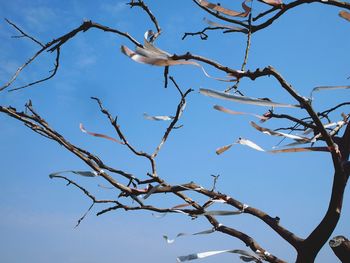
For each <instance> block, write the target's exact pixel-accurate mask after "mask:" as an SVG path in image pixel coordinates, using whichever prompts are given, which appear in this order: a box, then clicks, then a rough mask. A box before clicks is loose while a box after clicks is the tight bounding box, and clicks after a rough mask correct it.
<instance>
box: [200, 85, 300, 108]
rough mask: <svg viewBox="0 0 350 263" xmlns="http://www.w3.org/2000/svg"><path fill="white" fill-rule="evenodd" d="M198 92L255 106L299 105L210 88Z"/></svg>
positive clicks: (287, 106)
mask: <svg viewBox="0 0 350 263" xmlns="http://www.w3.org/2000/svg"><path fill="white" fill-rule="evenodd" d="M199 92H200V93H201V94H203V95H205V96H208V97H212V98H217V99H224V100H229V101H234V102H238V103H243V104H253V105H257V106H269V107H286V108H297V107H300V106H299V105H291V104H283V103H278V102H273V101H270V100H263V99H256V98H250V97H246V96H237V95H232V94H229V93H225V92H220V91H216V90H210V89H200V90H199Z"/></svg>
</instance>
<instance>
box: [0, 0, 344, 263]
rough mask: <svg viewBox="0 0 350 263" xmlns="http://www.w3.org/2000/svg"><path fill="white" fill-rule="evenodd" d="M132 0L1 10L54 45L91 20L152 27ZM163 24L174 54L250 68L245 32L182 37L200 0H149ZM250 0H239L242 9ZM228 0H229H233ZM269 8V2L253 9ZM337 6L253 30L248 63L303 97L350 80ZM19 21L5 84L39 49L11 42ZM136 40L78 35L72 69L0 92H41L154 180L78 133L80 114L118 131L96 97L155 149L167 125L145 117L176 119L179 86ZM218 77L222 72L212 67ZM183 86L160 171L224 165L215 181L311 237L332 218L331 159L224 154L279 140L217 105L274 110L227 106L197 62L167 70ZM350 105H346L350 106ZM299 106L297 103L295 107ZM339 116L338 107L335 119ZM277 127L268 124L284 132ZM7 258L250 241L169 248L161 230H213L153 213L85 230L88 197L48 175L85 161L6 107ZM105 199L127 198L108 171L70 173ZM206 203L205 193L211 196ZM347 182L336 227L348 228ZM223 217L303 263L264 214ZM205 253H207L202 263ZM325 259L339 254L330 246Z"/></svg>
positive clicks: (4, 40) (3, 223) (64, 125)
mask: <svg viewBox="0 0 350 263" xmlns="http://www.w3.org/2000/svg"><path fill="white" fill-rule="evenodd" d="M125 2H126V1H120V0H117V1H111V0H108V1H103V2H102V1H58V0H52V1H43V0H32V1H26V0H13V1H0V17H1V18H5V17H6V18H8V19H10V20H12V21H13V22H15V23H16V24H17V25H19V26H20V27H21V28H23V29H24V30H25V31H26V32H28V33H30V34H32V35H34V36H37V37H38V38H39V39H41V40H42V41H43V42H47V41H50V40H51V39H52V38H53V37H56V36H58V35H61V34H63V33H65V32H67V31H68V30H71V29H73V28H74V27H77V26H78V25H79V24H80V23H81V22H82V21H83V20H84V19H91V20H93V21H95V22H99V23H101V24H104V25H107V26H111V27H115V28H117V29H120V30H122V31H128V32H129V33H131V34H132V35H134V36H135V37H136V38H137V39H139V40H140V41H141V40H142V37H143V33H144V32H145V31H146V30H148V29H150V28H153V25H152V24H151V23H150V22H149V20H148V17H147V16H146V15H145V14H144V13H142V12H141V10H138V9H130V8H128V7H127V6H125V4H124V3H125ZM148 2H149V5H150V7H151V9H152V10H153V12H154V13H155V14H156V16H157V17H158V19H159V23H160V26H161V27H162V29H163V31H164V33H163V34H162V35H161V36H160V37H159V39H158V40H157V45H158V46H159V47H161V48H162V49H164V50H167V51H169V52H170V53H177V54H180V53H184V52H186V51H191V52H193V53H196V54H199V55H203V56H208V57H210V58H212V59H214V60H217V61H220V62H221V63H223V64H227V65H229V66H231V67H233V68H239V67H240V65H241V63H242V60H243V53H244V45H245V42H246V38H245V36H243V35H240V34H227V35H222V34H221V33H219V32H210V33H209V34H210V37H209V40H207V41H200V40H199V39H198V38H196V37H194V38H188V39H186V40H184V41H182V40H181V37H182V34H183V33H184V32H186V31H187V32H188V31H197V30H200V29H202V28H203V27H205V26H206V25H205V24H204V22H203V21H202V19H203V17H208V16H207V14H205V13H204V12H203V11H202V10H200V9H199V8H197V7H196V6H195V5H194V4H193V3H192V1H185V0H181V1H148ZM239 2H240V1H237V3H234V4H232V6H233V8H235V7H237V8H239V6H240V3H239ZM226 3H228V1H227V2H226ZM256 7H257V8H261V9H262V8H263V7H264V6H263V5H262V4H256ZM338 12H339V10H338V9H337V8H332V7H324V6H321V5H318V4H313V5H306V6H302V7H300V8H298V9H296V10H295V11H292V12H289V13H288V14H287V15H285V16H283V17H281V19H280V20H279V21H277V22H276V23H274V24H273V25H272V26H271V27H269V28H267V29H266V30H264V31H261V32H259V33H257V34H255V35H253V38H252V47H251V52H250V56H249V62H248V68H250V69H255V68H257V67H264V66H267V65H273V66H274V67H275V68H277V69H278V70H279V71H280V72H281V74H282V75H283V76H285V78H286V79H287V80H288V81H290V82H291V83H292V84H293V85H294V86H295V88H296V89H297V90H298V91H299V92H300V93H301V94H303V95H304V96H309V94H310V91H311V89H312V88H313V87H315V86H319V85H349V80H347V79H346V77H348V76H349V75H350V67H349V59H348V58H347V55H346V54H348V49H349V46H350V45H349V44H350V43H349V42H350V34H349V30H350V23H348V22H346V21H345V20H343V19H341V18H339V17H338V15H337V14H338ZM14 34H15V32H14V30H13V29H12V28H11V27H9V26H8V25H7V24H6V23H5V22H4V21H3V22H1V23H0V40H1V41H0V61H1V63H0V81H1V83H4V82H6V81H7V80H8V79H9V78H10V76H11V74H12V73H13V72H14V71H15V70H16V68H17V67H18V66H19V65H20V64H21V63H22V62H23V61H24V60H25V59H26V58H28V57H29V56H30V55H31V54H33V52H35V49H36V48H37V47H36V46H35V45H34V44H33V43H31V42H29V41H28V40H25V39H22V40H19V39H11V38H10V36H12V35H14ZM122 44H126V45H128V46H129V47H133V45H132V44H130V43H129V42H128V41H127V40H126V39H123V38H120V37H117V36H114V35H112V34H107V33H103V32H99V31H97V30H91V31H89V32H87V33H84V34H80V35H78V36H77V37H76V38H75V39H74V40H72V41H70V42H69V43H67V44H66V45H65V46H64V47H63V49H62V57H61V66H60V69H59V71H58V73H57V76H56V77H55V79H53V80H50V81H48V82H46V83H45V84H42V85H39V86H36V87H31V88H28V89H26V90H23V91H21V92H12V93H7V92H3V93H2V94H1V96H0V103H1V105H12V106H14V107H16V108H18V109H20V108H23V105H24V104H25V103H26V101H27V100H28V99H29V98H30V99H32V101H33V105H34V107H35V108H36V109H37V111H38V112H40V113H41V114H42V115H43V117H44V118H46V119H47V120H48V121H49V123H51V125H52V126H53V127H55V128H56V129H57V130H58V131H59V132H60V133H62V134H64V135H66V136H67V138H68V139H69V140H71V141H72V142H74V143H76V144H77V145H79V146H82V147H85V148H87V149H89V150H90V151H91V152H94V153H97V154H100V155H101V157H103V159H104V160H106V162H107V163H108V164H110V165H114V166H116V167H117V168H119V169H125V170H126V171H130V172H132V173H135V174H137V175H145V173H146V172H147V171H148V169H149V168H148V166H147V165H148V164H147V163H146V162H145V161H144V160H140V159H138V158H135V157H134V156H132V155H130V154H129V153H128V152H127V151H126V150H125V148H123V147H121V146H120V145H116V144H113V143H111V142H109V141H106V140H101V139H98V138H93V137H88V136H86V135H85V134H82V133H81V132H80V130H79V128H78V125H79V123H80V122H82V123H84V124H85V126H86V128H88V129H89V130H92V131H96V132H103V133H106V134H109V135H114V133H113V129H112V128H111V127H110V126H108V122H107V120H106V119H105V118H104V117H103V116H102V115H101V113H100V112H99V111H98V108H97V106H96V104H95V103H94V102H93V101H91V100H90V99H89V97H91V96H96V97H99V98H101V99H102V100H103V102H104V105H105V107H106V108H108V109H110V111H111V113H113V114H115V115H118V116H119V121H120V124H121V126H122V128H123V130H124V131H125V133H126V135H127V137H128V139H129V141H131V142H132V143H133V144H134V145H136V146H137V147H138V148H139V149H142V150H144V151H151V150H153V149H154V148H155V147H156V145H157V144H158V142H159V140H160V138H161V136H162V134H163V132H164V129H165V128H166V123H159V122H150V121H147V120H144V119H143V117H142V114H143V113H144V112H147V113H149V114H155V115H156V114H160V115H165V114H169V115H171V114H173V113H174V112H175V107H176V105H177V103H178V99H179V98H178V94H177V92H176V90H175V89H174V88H173V87H172V86H171V85H170V86H169V88H168V89H164V88H163V69H162V68H157V67H151V66H147V65H140V64H136V63H134V62H133V61H131V60H129V59H128V58H127V57H125V56H124V55H123V54H121V52H120V50H119V48H120V45H122ZM53 60H54V57H53V56H51V55H49V54H48V55H46V56H45V57H43V58H42V59H41V60H39V61H38V62H36V63H34V64H33V65H31V66H30V67H29V68H28V70H26V71H24V72H23V74H22V75H21V77H20V78H19V79H18V81H17V83H16V84H17V85H21V84H24V83H27V82H29V81H32V80H35V79H37V78H39V77H42V76H45V75H46V74H48V69H49V67H51V64H52V63H53ZM206 68H207V70H208V71H209V73H210V74H211V75H214V76H220V77H222V76H223V75H222V73H220V72H217V71H215V70H213V69H212V68H209V67H206ZM170 74H171V75H173V76H175V78H176V80H177V81H178V83H179V85H180V86H181V87H182V89H187V88H193V89H194V90H195V92H193V93H192V94H191V95H189V97H188V105H187V108H186V111H185V113H184V115H183V117H182V120H181V123H182V124H184V127H183V128H182V129H179V130H176V131H174V132H173V134H172V135H171V136H170V138H169V141H168V142H167V144H166V145H165V147H164V149H163V150H162V151H161V153H160V155H159V157H158V169H159V174H160V175H161V176H162V177H164V178H165V179H166V180H168V181H169V182H171V183H174V184H179V183H185V182H189V181H191V180H193V181H195V182H197V183H199V184H201V185H203V186H207V187H210V185H211V177H210V174H220V175H221V177H220V180H219V182H218V186H217V187H218V190H219V191H221V192H224V193H227V194H229V195H231V196H233V197H236V198H237V199H238V200H241V201H242V202H244V203H247V204H249V205H251V206H254V207H258V208H261V209H262V210H265V211H266V212H268V213H269V214H271V215H272V216H279V217H280V218H281V224H282V225H283V226H285V227H287V228H289V229H290V230H291V231H293V232H295V233H296V234H298V235H301V236H302V237H305V236H306V235H308V234H309V233H310V231H311V230H312V229H313V228H314V227H315V226H316V224H317V223H318V222H319V221H320V220H321V218H322V216H323V214H324V212H325V210H326V208H327V204H328V199H329V194H330V190H331V182H332V170H333V169H332V164H331V159H330V156H329V155H327V154H325V153H301V154H284V155H270V154H266V153H261V152H256V151H253V150H251V149H247V148H244V147H240V146H235V147H233V148H232V149H231V150H230V151H228V152H226V153H225V154H223V155H222V156H216V154H215V149H216V148H217V147H219V146H222V145H225V144H228V143H231V142H233V141H235V140H236V139H237V138H238V137H239V136H243V137H246V138H249V139H251V140H253V141H255V142H257V143H258V144H259V145H261V146H263V147H265V148H269V147H272V146H273V145H275V144H276V143H277V142H278V139H275V138H270V137H267V136H265V135H261V134H258V133H257V132H256V131H255V130H253V129H252V128H251V127H250V125H249V121H250V120H251V119H250V118H248V117H242V116H237V117H233V116H229V115H225V114H223V113H220V112H217V111H214V110H213V109H212V106H213V105H214V104H221V105H224V106H226V107H229V108H231V109H234V110H238V111H248V112H255V113H259V114H262V113H264V111H266V109H264V108H261V107H255V106H244V105H238V104H232V103H228V102H221V101H217V100H215V99H210V98H207V97H204V96H201V95H199V93H198V90H199V88H200V87H204V88H213V89H217V90H224V89H225V88H226V85H227V84H225V83H222V82H217V81H214V80H211V79H208V78H206V77H205V76H204V75H203V73H202V72H201V70H200V69H198V68H196V67H191V66H183V67H175V68H171V69H170ZM241 88H242V90H243V91H244V93H245V94H247V95H249V96H254V97H267V96H269V97H271V98H272V99H274V100H276V101H279V102H285V103H295V102H294V101H293V100H292V99H291V98H290V97H289V96H288V95H287V94H286V92H285V91H283V90H282V89H281V88H280V87H279V86H278V84H277V83H276V82H275V81H273V80H272V78H271V79H269V78H266V79H261V80H258V81H256V82H251V81H247V80H243V81H242V82H241ZM348 98H349V92H348V91H333V92H320V93H318V94H317V95H316V100H315V102H314V103H315V104H314V105H315V108H316V110H317V111H321V110H322V109H324V108H326V107H328V106H330V105H333V104H335V103H337V102H338V101H344V100H346V99H347V100H348ZM347 110H348V109H347ZM287 112H289V113H291V114H294V113H295V114H297V115H298V116H302V115H300V113H296V110H288V111H287ZM337 117H338V116H337ZM279 124H280V122H271V123H269V122H268V123H266V126H268V127H271V128H275V127H278V125H279ZM0 128H1V136H0V149H1V162H0V164H1V167H2V172H1V176H0V184H1V186H2V187H1V191H0V233H1V235H0V262H6V263H7V262H8V263H22V262H35V263H46V262H51V263H61V262H64V263H90V262H91V263H95V262H99V263H102V262H103V263H112V262H128V263H129V262H130V263H133V262H140V261H143V262H154V263H160V262H162V263H163V262H175V258H176V256H179V255H185V254H187V253H191V252H200V251H206V250H217V249H218V250H221V249H235V248H243V249H244V245H243V244H242V243H241V242H240V241H239V240H236V239H232V238H230V237H227V236H224V235H222V234H218V233H214V234H212V235H209V236H197V237H186V238H182V239H179V240H178V241H177V242H176V243H175V244H173V245H166V244H165V242H164V240H162V235H163V234H168V235H169V236H171V237H172V236H175V235H176V234H177V233H178V232H196V231H201V230H205V229H207V228H209V227H210V226H209V224H208V223H207V222H206V221H205V220H204V219H202V218H198V219H196V220H191V219H190V218H187V217H185V216H183V215H167V216H166V217H164V218H162V219H159V218H155V217H153V216H152V215H151V213H149V212H129V213H125V212H122V211H118V212H114V213H113V212H112V213H109V214H107V215H104V216H101V217H96V216H94V214H96V212H98V211H99V209H97V207H96V208H94V209H93V211H92V212H91V213H90V214H89V216H88V217H87V218H86V219H85V221H83V222H82V224H81V225H80V227H79V228H77V229H74V226H75V224H76V221H77V219H78V218H79V217H80V216H82V214H83V213H84V212H85V211H86V209H87V208H88V207H89V205H90V200H88V199H87V198H86V197H85V196H83V195H82V194H81V193H80V192H79V191H78V190H76V189H74V188H73V187H65V184H64V183H63V182H61V181H56V180H55V181H52V180H50V179H49V177H48V174H50V173H51V172H55V171H60V170H70V169H73V170H86V169H87V167H86V166H85V165H84V164H83V163H82V162H81V161H80V160H78V159H77V158H75V157H74V156H73V155H72V154H71V153H69V152H67V151H65V150H64V149H63V148H62V147H60V146H58V145H57V144H56V143H54V142H51V141H48V140H47V139H45V138H43V137H40V136H38V135H37V134H34V133H33V132H31V131H30V130H29V129H27V128H25V127H23V125H20V124H19V123H18V122H17V121H15V120H12V119H10V118H8V117H6V116H3V115H0ZM71 178H74V179H76V180H79V181H80V182H81V183H82V184H83V185H85V186H87V187H89V188H90V189H92V191H94V192H95V193H96V195H98V196H101V197H104V196H110V195H115V194H116V193H114V192H111V191H108V190H104V189H101V188H98V187H97V184H98V183H101V181H98V180H91V179H90V180H87V179H84V178H83V179H82V178H77V176H74V175H71ZM167 197H168V196H167V195H166V196H158V197H157V196H154V197H153V196H152V197H151V198H150V199H149V202H152V201H154V202H155V203H156V204H159V205H162V206H166V205H174V204H176V202H179V201H178V200H174V199H171V200H166V198H167ZM200 200H202V201H204V199H203V198H202V199H200ZM349 201H350V196H349V191H346V194H345V198H344V210H343V215H342V217H341V219H340V222H339V225H338V227H337V228H336V230H335V231H334V235H338V234H343V235H345V236H348V237H349V236H350V225H349V223H348V220H349V218H350V209H349ZM219 221H220V222H222V223H225V224H227V225H229V226H232V227H235V228H237V229H239V230H243V231H246V232H247V233H248V234H250V235H252V236H253V237H254V238H256V239H257V241H258V242H259V243H261V245H262V246H263V247H264V248H266V249H267V250H269V251H271V253H274V254H276V255H277V256H280V257H282V258H283V259H286V260H287V261H288V262H293V260H294V259H295V253H294V251H293V250H292V249H291V248H290V247H289V246H288V244H286V242H284V241H283V240H282V239H280V238H279V237H278V236H276V235H275V234H274V233H273V232H272V231H271V230H269V229H268V228H267V227H266V226H265V225H264V224H262V223H261V222H259V221H258V220H256V219H254V218H252V217H250V216H247V215H241V216H239V217H226V218H219ZM218 261H220V262H222V263H226V262H227V263H228V262H240V261H239V258H238V256H236V255H220V256H216V257H212V258H207V259H203V260H201V262H208V263H209V262H218ZM198 262H199V261H198ZM316 262H321V263H323V262H324V263H326V262H327V263H329V262H337V260H336V258H335V257H334V256H333V254H332V252H331V250H330V249H329V248H328V246H325V248H324V249H323V250H322V251H321V253H320V255H319V257H318V258H317V261H316Z"/></svg>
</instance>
